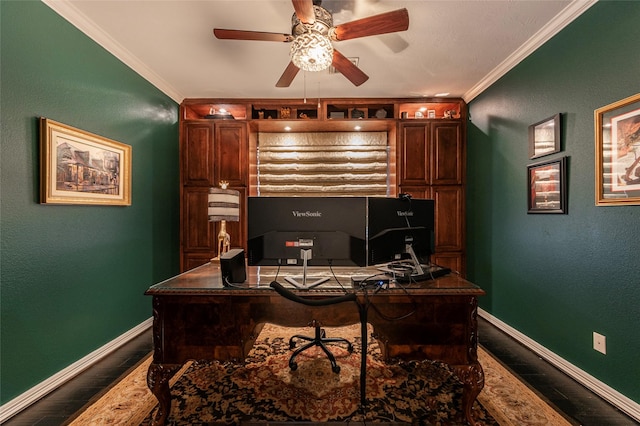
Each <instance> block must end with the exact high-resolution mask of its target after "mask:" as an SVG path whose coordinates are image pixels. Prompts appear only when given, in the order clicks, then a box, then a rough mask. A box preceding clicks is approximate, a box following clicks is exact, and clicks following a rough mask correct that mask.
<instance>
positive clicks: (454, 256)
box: [431, 252, 467, 278]
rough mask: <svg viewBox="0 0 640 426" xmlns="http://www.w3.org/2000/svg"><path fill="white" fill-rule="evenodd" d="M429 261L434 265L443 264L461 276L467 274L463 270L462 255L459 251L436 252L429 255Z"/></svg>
mask: <svg viewBox="0 0 640 426" xmlns="http://www.w3.org/2000/svg"><path fill="white" fill-rule="evenodd" d="M431 261H432V262H433V263H435V264H436V265H440V266H445V267H447V268H450V269H451V270H452V271H454V272H457V273H459V274H460V276H461V277H462V278H464V277H465V276H466V275H467V271H466V270H465V261H464V255H463V254H462V253H459V252H446V253H436V254H434V255H433V256H431Z"/></svg>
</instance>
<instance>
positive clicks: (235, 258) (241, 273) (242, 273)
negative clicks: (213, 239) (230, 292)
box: [220, 249, 247, 287]
mask: <svg viewBox="0 0 640 426" xmlns="http://www.w3.org/2000/svg"><path fill="white" fill-rule="evenodd" d="M220 272H221V274H222V285H223V286H225V287H228V286H229V284H232V283H243V282H245V280H246V279H247V271H246V269H245V266H244V250H242V249H233V250H229V251H228V252H226V253H223V254H222V255H221V256H220Z"/></svg>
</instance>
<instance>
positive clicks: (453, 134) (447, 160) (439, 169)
mask: <svg viewBox="0 0 640 426" xmlns="http://www.w3.org/2000/svg"><path fill="white" fill-rule="evenodd" d="M461 127H462V126H461V123H460V122H444V123H433V124H432V138H431V140H432V145H433V151H432V152H433V154H432V155H431V173H432V176H431V184H432V185H461V184H462V183H463V181H464V171H465V170H464V165H465V163H464V161H463V158H464V156H463V148H464V144H463V141H462V137H461V135H460V132H461Z"/></svg>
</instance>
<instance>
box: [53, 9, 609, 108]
mask: <svg viewBox="0 0 640 426" xmlns="http://www.w3.org/2000/svg"><path fill="white" fill-rule="evenodd" d="M43 1H44V3H46V4H47V5H48V6H50V7H51V8H52V9H54V10H55V11H56V12H58V13H59V14H60V15H61V16H63V17H64V18H65V19H67V20H68V21H69V22H71V23H72V24H73V25H75V26H76V27H78V28H79V29H80V30H82V31H83V32H84V33H85V34H87V35H88V36H89V37H91V38H92V39H94V40H95V41H96V42H98V43H99V44H100V45H102V46H103V47H104V48H106V49H107V50H108V51H110V52H111V53H112V54H114V55H115V56H116V57H118V58H119V59H120V60H122V61H123V62H124V63H126V64H127V65H128V66H130V67H131V68H132V69H134V70H135V71H137V72H138V73H139V74H140V75H142V76H143V77H145V78H146V79H147V80H149V81H150V82H151V83H152V84H154V85H155V86H156V87H158V88H159V89H160V90H162V91H163V92H164V93H166V94H167V95H168V96H170V97H171V98H172V99H174V100H175V101H176V102H181V101H182V100H183V99H184V98H303V97H309V98H317V97H322V98H336V97H421V96H435V95H437V94H440V93H449V96H452V97H463V98H464V99H465V100H466V101H470V100H471V99H473V98H474V97H475V96H477V95H478V94H479V93H481V92H482V91H483V90H484V89H485V88H486V87H488V86H489V85H490V84H491V83H493V82H494V81H496V80H497V79H498V78H499V77H501V76H502V75H503V74H504V73H505V72H507V71H508V70H509V69H511V68H512V67H513V66H515V65H517V64H518V63H519V62H520V61H521V60H522V59H524V58H525V57H526V56H528V55H529V54H530V53H531V52H533V51H534V50H535V49H536V48H537V47H538V46H540V45H541V44H542V43H544V42H545V41H546V40H548V39H549V38H551V37H552V36H553V35H554V34H556V33H557V32H558V31H560V30H561V29H562V28H563V27H565V26H566V25H567V24H568V23H570V22H571V21H573V20H574V19H575V18H576V17H577V16H579V15H580V14H581V13H583V12H584V11H585V10H586V9H588V8H589V7H590V6H591V5H593V4H594V3H595V1H596V0H465V1H461V0H448V1H435V0H405V1H401V0H325V1H323V3H322V6H323V7H325V8H327V9H328V10H330V11H331V12H332V13H333V15H334V25H338V24H340V23H343V22H349V21H352V20H354V19H359V18H363V17H367V16H371V15H375V14H378V13H382V12H387V11H391V10H395V9H399V8H403V7H404V8H407V9H408V11H409V29H408V30H407V31H405V32H400V33H394V34H386V35H380V36H372V37H366V38H360V39H354V40H345V41H338V42H334V47H335V48H336V49H337V50H339V51H340V52H341V53H342V54H344V55H345V56H347V57H349V58H354V57H357V58H358V66H359V67H360V69H362V70H363V71H364V72H365V73H366V74H367V75H369V80H368V81H367V82H365V83H364V84H362V85H361V86H359V87H355V86H354V85H353V84H351V83H350V82H349V81H348V80H347V79H346V78H344V76H342V75H341V74H330V73H329V72H328V71H322V72H316V73H313V72H307V73H305V72H300V73H298V75H297V77H296V78H295V80H294V81H293V83H292V84H291V86H290V87H288V88H276V87H275V84H276V81H278V79H279V78H280V75H281V74H282V73H283V71H284V69H285V67H286V66H287V64H288V63H289V47H290V44H288V43H279V42H265V41H237V40H218V39H216V38H215V37H214V36H213V28H214V27H216V28H226V29H240V30H252V31H265V32H278V33H290V31H291V16H292V14H293V6H292V4H291V0H208V1H205V0H198V1H182V0H162V1H156V0H140V1H132V0H129V1H124V0H43Z"/></svg>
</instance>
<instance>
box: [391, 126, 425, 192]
mask: <svg viewBox="0 0 640 426" xmlns="http://www.w3.org/2000/svg"><path fill="white" fill-rule="evenodd" d="M429 137H430V134H429V125H428V123H403V124H401V125H400V148H399V149H398V157H399V158H398V167H399V170H400V179H399V181H400V182H399V184H400V186H403V185H404V186H412V185H413V186H417V185H428V184H429Z"/></svg>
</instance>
